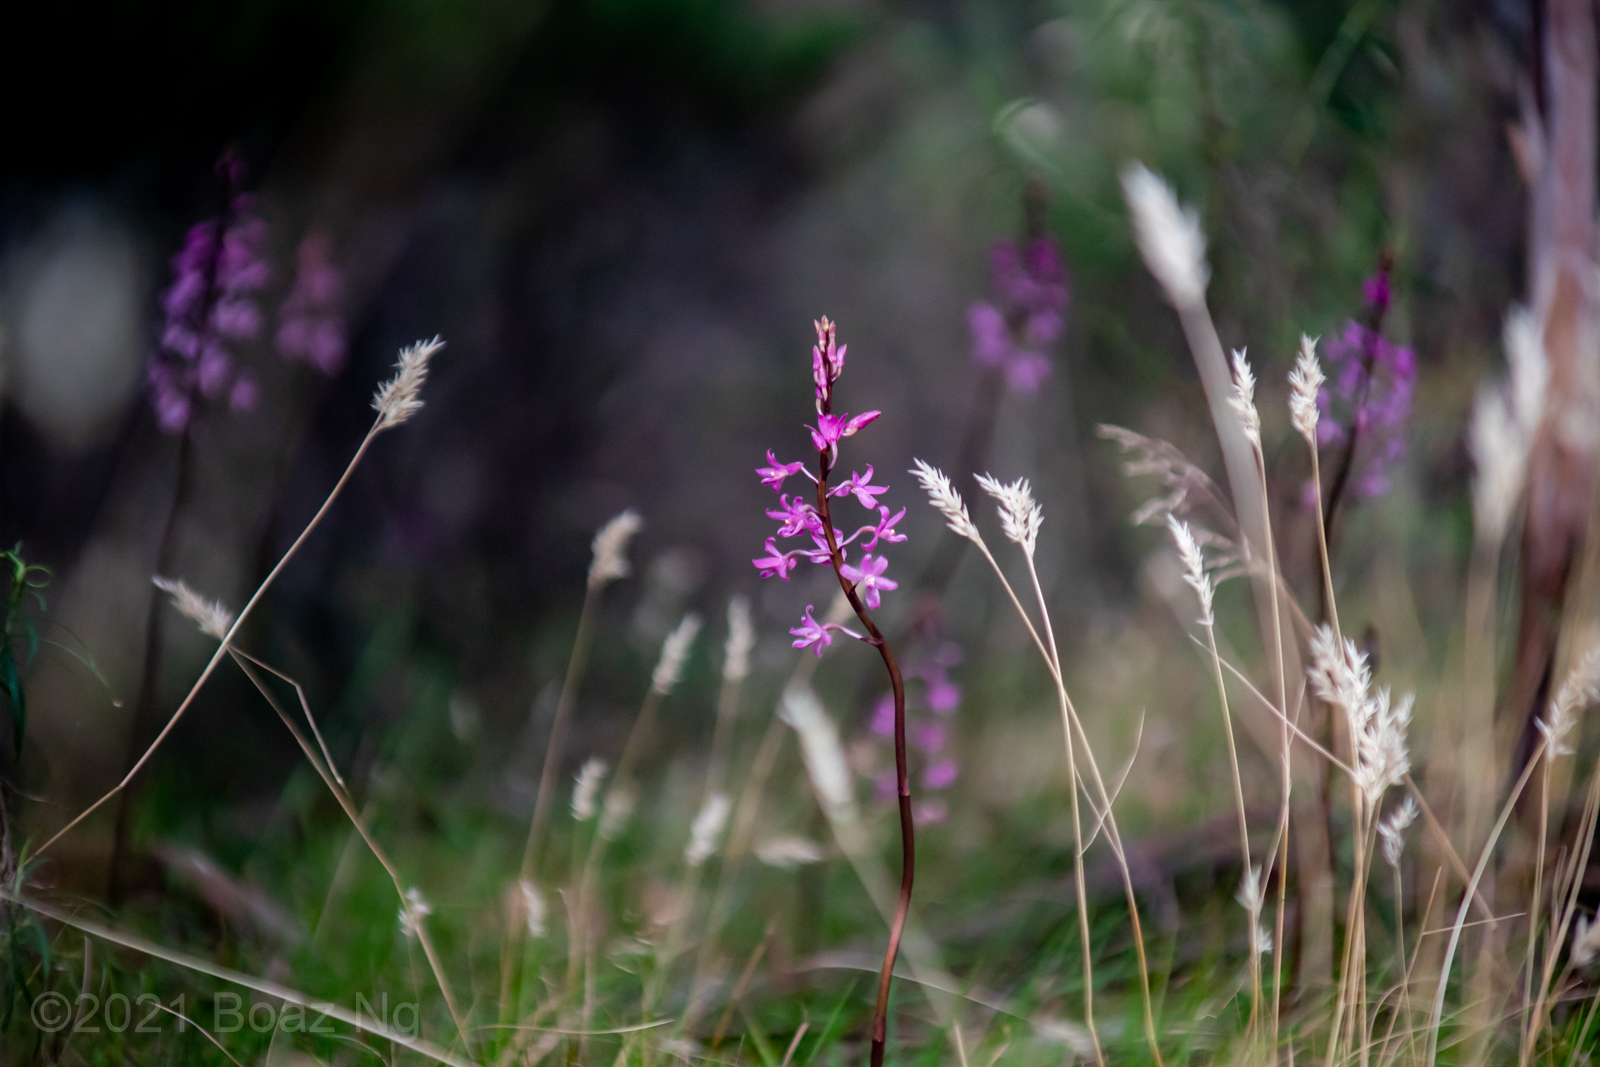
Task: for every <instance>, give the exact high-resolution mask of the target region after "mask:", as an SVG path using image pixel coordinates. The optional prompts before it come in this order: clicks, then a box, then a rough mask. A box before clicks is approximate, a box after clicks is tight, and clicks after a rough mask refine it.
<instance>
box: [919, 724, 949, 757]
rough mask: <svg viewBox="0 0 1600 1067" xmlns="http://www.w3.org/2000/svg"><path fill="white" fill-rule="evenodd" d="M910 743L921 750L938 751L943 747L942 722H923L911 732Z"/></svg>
mask: <svg viewBox="0 0 1600 1067" xmlns="http://www.w3.org/2000/svg"><path fill="white" fill-rule="evenodd" d="M911 744H912V745H913V746H914V747H915V748H916V749H917V750H918V751H921V752H929V753H932V752H939V751H941V750H942V749H943V748H944V724H943V723H941V722H925V723H923V724H921V725H920V726H918V727H917V728H916V729H915V730H914V731H912V734H911Z"/></svg>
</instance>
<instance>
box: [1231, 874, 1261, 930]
mask: <svg viewBox="0 0 1600 1067" xmlns="http://www.w3.org/2000/svg"><path fill="white" fill-rule="evenodd" d="M1233 899H1234V900H1236V901H1238V902H1239V906H1240V907H1241V908H1243V909H1244V910H1245V911H1247V912H1249V913H1250V919H1251V921H1252V922H1254V921H1255V920H1256V919H1259V918H1260V917H1261V909H1262V908H1264V907H1265V906H1266V902H1267V880H1266V879H1265V878H1264V877H1262V874H1261V865H1260V864H1259V863H1258V864H1253V865H1252V866H1251V868H1250V869H1249V870H1248V871H1246V872H1245V873H1244V876H1243V877H1242V878H1240V879H1239V891H1238V892H1237V893H1235V894H1234V895H1233Z"/></svg>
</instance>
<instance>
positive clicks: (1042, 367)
mask: <svg viewBox="0 0 1600 1067" xmlns="http://www.w3.org/2000/svg"><path fill="white" fill-rule="evenodd" d="M989 288H990V296H991V299H990V300H986V301H979V302H977V303H974V304H973V305H972V306H971V307H970V308H969V309H968V310H967V329H968V331H969V332H970V333H971V335H972V358H973V359H974V360H975V361H976V362H977V363H978V364H979V365H980V366H985V367H998V368H1001V369H1002V370H1003V372H1004V376H1005V380H1006V385H1007V386H1008V387H1009V388H1011V389H1013V390H1015V391H1017V392H1020V393H1031V392H1034V391H1035V390H1037V389H1038V388H1039V386H1040V385H1041V384H1042V383H1043V381H1044V379H1045V378H1046V377H1047V376H1048V375H1049V373H1050V360H1049V357H1048V356H1046V355H1045V353H1044V351H1043V350H1044V349H1046V348H1048V347H1049V346H1050V345H1052V344H1054V343H1055V342H1056V341H1057V340H1059V339H1060V337H1061V334H1062V332H1063V330H1064V329H1065V326H1066V318H1065V315H1066V307H1067V296H1068V293H1067V284H1066V277H1065V271H1064V269H1063V267H1062V264H1061V253H1060V250H1059V249H1058V248H1057V246H1056V243H1055V241H1054V240H1052V239H1050V238H1045V237H1041V238H1036V239H1034V240H1032V241H1029V242H1028V243H1027V245H1026V246H1024V247H1019V246H1018V245H1017V243H1016V242H1015V241H996V242H995V243H994V245H993V246H992V247H991V248H990V251H989Z"/></svg>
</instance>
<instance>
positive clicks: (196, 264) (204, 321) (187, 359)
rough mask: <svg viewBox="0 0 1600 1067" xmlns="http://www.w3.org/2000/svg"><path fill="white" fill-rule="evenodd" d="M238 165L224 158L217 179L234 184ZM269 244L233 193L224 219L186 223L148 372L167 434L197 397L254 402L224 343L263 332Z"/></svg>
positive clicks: (237, 404)
mask: <svg viewBox="0 0 1600 1067" xmlns="http://www.w3.org/2000/svg"><path fill="white" fill-rule="evenodd" d="M239 166H240V164H239V163H238V160H237V158H236V157H234V156H232V155H228V156H225V157H224V159H223V160H222V161H220V162H219V163H218V174H219V175H220V176H223V178H224V180H226V181H232V180H233V176H234V175H236V174H237V173H238V171H239ZM266 240H267V226H266V223H264V222H262V221H261V220H260V219H258V218H256V217H254V216H253V215H252V214H251V201H250V198H249V197H247V196H235V197H233V199H232V201H231V205H230V210H229V214H228V215H227V216H226V217H225V218H222V219H210V220H208V221H206V222H202V223H198V224H196V225H194V226H191V227H190V228H189V232H188V233H187V234H185V236H184V242H183V247H182V248H181V249H180V250H179V251H178V253H177V254H176V255H175V256H173V257H172V282H171V284H170V285H169V286H168V287H167V290H166V291H165V292H164V293H163V294H162V296H161V310H162V312H163V314H164V316H165V319H166V321H165V322H164V323H163V325H162V330H161V341H160V345H159V347H158V348H157V349H156V351H155V352H153V353H151V356H150V366H149V371H148V374H147V379H148V381H149V385H150V402H151V406H152V407H153V408H154V409H155V413H156V422H157V424H159V425H160V427H161V429H162V430H164V431H165V432H167V433H181V432H182V431H183V430H184V429H185V428H187V426H188V425H189V420H190V419H191V418H192V417H193V415H194V406H195V402H196V400H197V399H198V398H200V397H205V398H207V399H217V398H220V397H222V396H224V395H226V396H227V397H228V398H229V403H230V406H232V407H233V408H235V409H236V410H247V409H248V408H249V407H251V406H252V405H253V404H254V402H255V397H256V393H255V385H254V383H248V384H245V385H244V388H242V389H240V388H237V386H238V385H239V384H241V383H242V379H241V380H240V381H238V382H236V381H235V374H234V369H233V354H232V353H231V352H230V351H229V350H228V348H227V345H226V342H228V341H242V340H249V339H251V338H254V337H255V336H256V335H257V334H259V333H260V331H261V311H260V308H259V307H258V306H257V303H256V297H255V294H256V292H257V291H258V290H260V289H261V288H262V287H263V286H265V285H266V284H267V280H268V278H269V276H270V271H269V270H268V268H267V264H266V260H265V259H264V258H263V248H264V246H265V244H266Z"/></svg>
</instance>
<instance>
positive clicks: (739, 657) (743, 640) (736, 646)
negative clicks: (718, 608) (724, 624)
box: [722, 596, 756, 682]
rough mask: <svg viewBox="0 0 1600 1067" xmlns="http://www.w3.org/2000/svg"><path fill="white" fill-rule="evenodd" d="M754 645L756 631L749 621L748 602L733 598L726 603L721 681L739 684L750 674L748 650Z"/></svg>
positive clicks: (741, 598) (741, 597) (740, 597)
mask: <svg viewBox="0 0 1600 1067" xmlns="http://www.w3.org/2000/svg"><path fill="white" fill-rule="evenodd" d="M755 644H756V629H755V626H754V624H753V623H752V622H751V621H750V601H748V600H746V599H745V598H744V597H743V596H735V597H734V598H733V599H732V600H729V601H728V643H727V644H726V645H725V646H724V647H723V655H722V679H723V681H725V682H740V681H743V680H744V679H745V678H746V677H748V676H749V674H750V650H751V649H752V648H754V647H755Z"/></svg>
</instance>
